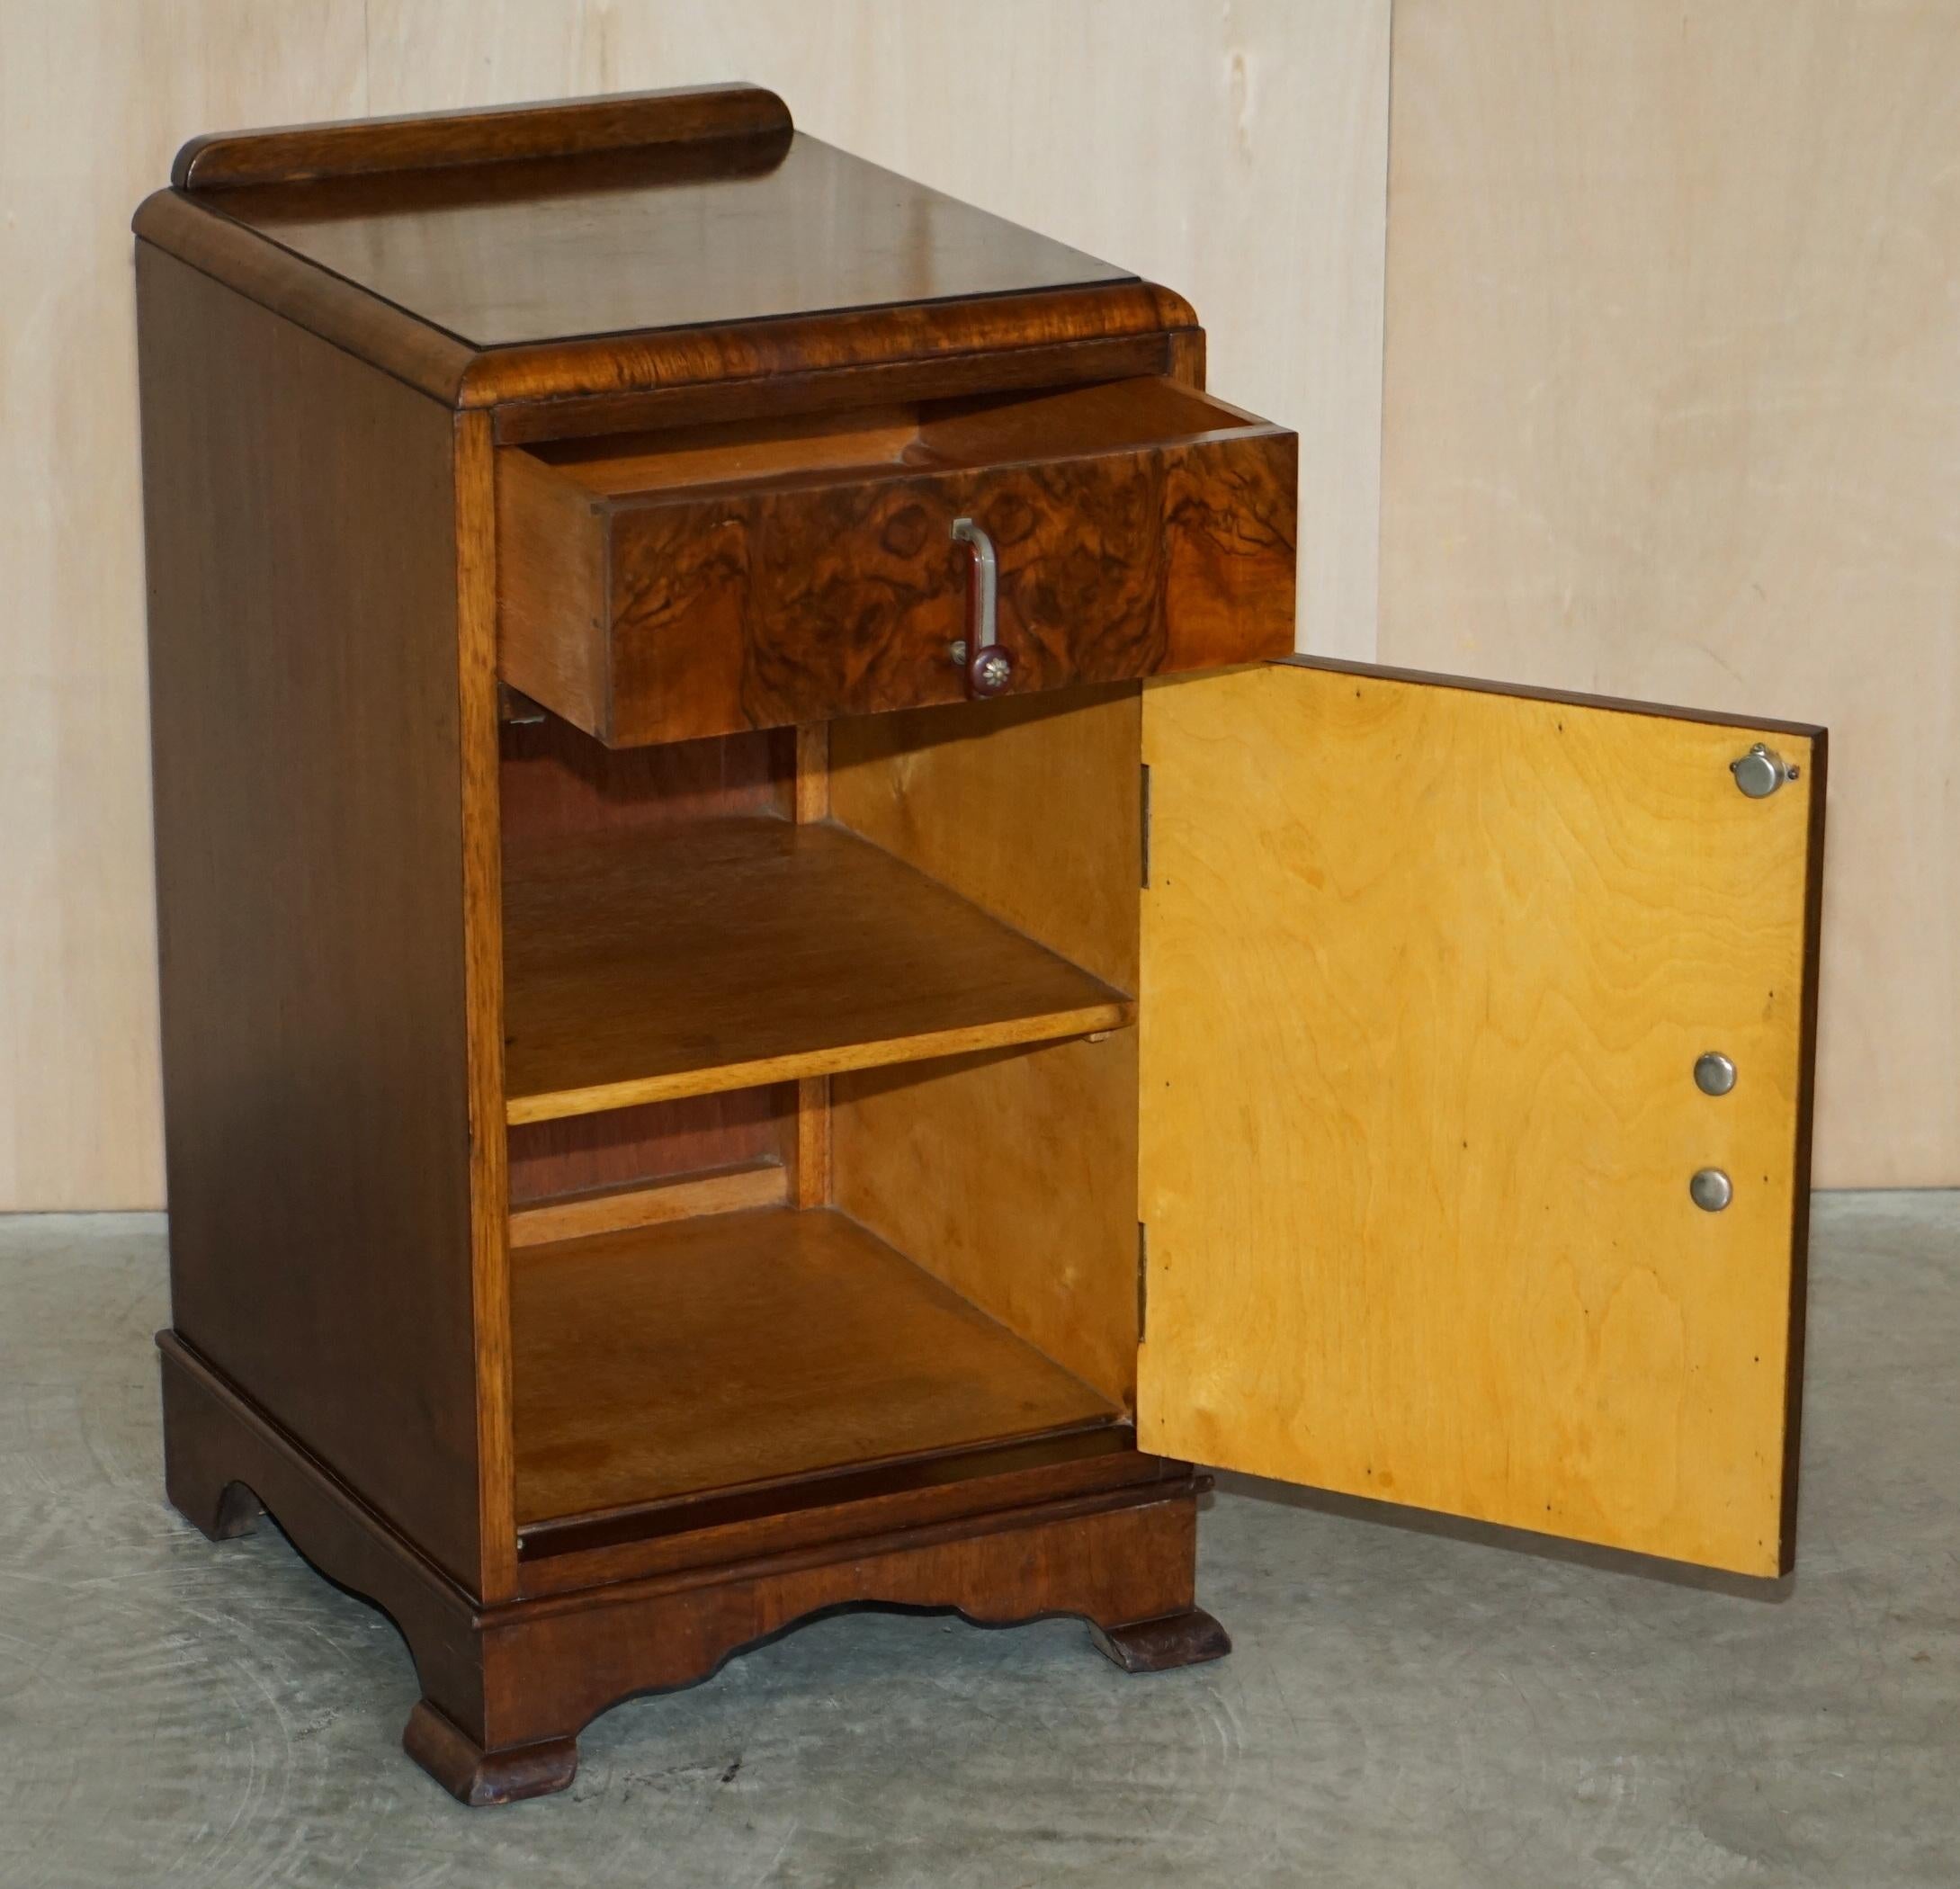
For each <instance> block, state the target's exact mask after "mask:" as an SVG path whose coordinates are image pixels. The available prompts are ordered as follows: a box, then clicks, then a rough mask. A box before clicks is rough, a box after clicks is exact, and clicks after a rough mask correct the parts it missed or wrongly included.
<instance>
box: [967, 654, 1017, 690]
mask: <svg viewBox="0 0 1960 1889" xmlns="http://www.w3.org/2000/svg"><path fill="white" fill-rule="evenodd" d="M966 678H967V685H968V686H969V687H970V688H971V690H972V691H973V693H974V694H976V695H998V694H999V693H1000V692H1001V690H1003V689H1004V688H1006V687H1007V685H1008V684H1009V683H1010V682H1012V681H1013V680H1014V658H1013V657H1011V656H1009V655H1008V654H1007V651H1006V650H1005V649H1002V648H1001V647H1000V645H999V644H998V643H989V644H988V645H987V646H986V647H985V648H984V649H976V650H975V651H974V652H973V659H972V661H971V662H970V663H969V664H968V665H967V667H966Z"/></svg>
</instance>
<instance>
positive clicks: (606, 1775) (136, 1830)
mask: <svg viewBox="0 0 1960 1889" xmlns="http://www.w3.org/2000/svg"><path fill="white" fill-rule="evenodd" d="M165 1303H166V1301H165V1284H164V1264H163V1232H162V1222H160V1221H159V1220H157V1219H155V1218H149V1217H120V1218H90V1219H59V1220H15V1221H11V1222H4V1221H0V1515H4V1518H5V1528H4V1534H0V1885H5V1889H30V1885H35V1889H39V1885H48V1889H90V1885H115V1889H161V1885H166V1884H196V1885H201V1889H219V1885H240V1889H271V1885H274V1884H318V1885H328V1884H331V1885H351V1884H375V1885H388V1889H407V1885H425V1884H453V1885H471V1889H487V1885H498V1884H505V1883H510V1884H523V1885H526V1889H543V1885H554V1884H574V1883H576V1884H578V1885H586V1889H598V1885H610V1884H628V1883H631V1884H635V1885H644V1884H648V1883H652V1882H658V1883H660V1884H662V1885H692V1884H703V1885H710V1884H712V1885H717V1889H721V1885H743V1884H764V1883H774V1884H796V1885H840V1889H883V1885H931V1889H967V1885H974V1889H981V1885H985V1889H997V1885H998V1889H1015V1885H1043V1889H1045V1885H1056V1884H1061V1885H1088V1884H1104V1883H1106V1884H1122V1885H1140V1884H1155V1883H1168V1884H1176V1885H1180V1889H1192V1885H1208V1884H1230V1885H1263V1884H1290V1883H1302V1882H1314V1883H1327V1884H1355V1885H1371V1889H1401V1885H1411V1889H1454V1885H1479V1889H1483V1885H1489V1889H1530V1885H1541V1884H1543V1885H1557V1889H1581V1885H1665V1889H1685V1885H1703V1884H1748V1885H1781V1884H1817V1885H1830V1889H1882V1885H1894V1884H1901V1885H1903V1884H1914V1885H1919V1884H1923V1885H1940V1889H1951V1885H1956V1884H1960V1195H1839V1196H1835V1197H1827V1198H1825V1199H1823V1200H1821V1202H1820V1212H1819V1215H1818V1220H1817V1225H1816V1238H1815V1248H1814V1257H1813V1265H1812V1316H1811V1353H1812V1368H1811V1379H1810V1394H1809V1407H1808V1417H1807V1421H1806V1434H1805V1438H1804V1502H1803V1525H1802V1541H1801V1551H1800V1552H1801V1571H1800V1572H1799V1574H1798V1575H1797V1576H1796V1577H1795V1579H1794V1582H1792V1583H1789V1584H1788V1586H1787V1591H1786V1592H1784V1593H1783V1594H1782V1596H1781V1598H1771V1599H1768V1600H1765V1599H1762V1598H1738V1597H1736V1596H1734V1595H1732V1594H1724V1593H1721V1592H1717V1591H1712V1590H1710V1589H1707V1588H1705V1587H1697V1586H1694V1585H1688V1584H1685V1583H1682V1582H1680V1581H1678V1580H1662V1579H1657V1578H1652V1577H1651V1575H1642V1574H1640V1573H1636V1572H1633V1571H1629V1570H1628V1569H1627V1568H1626V1567H1625V1566H1624V1564H1618V1565H1615V1564H1610V1563H1608V1562H1606V1561H1605V1559H1604V1558H1603V1557H1598V1556H1588V1555H1585V1554H1583V1553H1574V1554H1572V1555H1569V1556H1552V1555H1548V1554H1541V1553H1521V1552H1517V1548H1516V1547H1515V1546H1500V1545H1497V1544H1495V1537H1493V1536H1490V1535H1484V1534H1481V1533H1480V1532H1479V1531H1475V1530H1472V1529H1469V1528H1463V1527H1454V1526H1428V1527H1413V1528H1412V1527H1401V1526H1379V1525H1378V1524H1377V1523H1376V1522H1374V1521H1373V1520H1369V1519H1365V1518H1363V1517H1361V1516H1360V1514H1359V1512H1358V1510H1357V1509H1355V1508H1354V1507H1352V1506H1350V1507H1349V1508H1347V1509H1345V1510H1343V1509H1338V1508H1335V1507H1330V1506H1322V1507H1315V1506H1311V1505H1310V1504H1308V1503H1307V1502H1305V1501H1304V1500H1300V1499H1296V1498H1293V1497H1292V1496H1291V1495H1290V1494H1289V1493H1287V1492H1283V1491H1274V1490H1272V1489H1270V1488H1269V1487H1267V1486H1266V1485H1259V1484H1252V1483H1244V1482H1234V1483H1232V1484H1231V1486H1230V1487H1229V1489H1227V1490H1225V1491H1222V1493H1221V1495H1220V1496H1219V1498H1218V1500H1217V1501H1216V1504H1215V1506H1214V1507H1213V1510H1212V1512H1211V1513H1210V1515H1209V1516H1208V1517H1206V1520H1205V1525H1204V1565H1203V1569H1202V1571H1201V1576H1200V1587H1199V1597H1200V1598H1201V1599H1202V1600H1203V1601H1204V1603H1205V1604H1206V1605H1207V1606H1209V1607H1211V1608H1212V1609H1213V1611H1214V1612H1215V1613H1217V1614H1218V1615H1219V1616H1221V1617H1222V1619H1223V1620H1224V1621H1225V1623H1226V1625H1228V1626H1229V1628H1230V1629H1231V1633H1232V1634H1233V1636H1234V1637H1235V1639H1236V1640H1237V1642H1238V1651H1237V1652H1235V1653H1234V1654H1233V1655H1232V1657H1231V1659H1229V1660H1227V1661H1223V1662H1222V1663H1221V1664H1218V1665H1215V1666H1209V1667H1202V1668H1198V1669H1195V1670H1190V1671H1186V1672H1183V1673H1176V1674H1168V1675H1163V1676H1159V1677H1155V1678H1149V1679H1126V1678H1125V1677H1123V1675H1122V1674H1120V1673H1118V1672H1117V1671H1116V1670H1114V1668H1113V1667H1111V1666H1109V1665H1107V1664H1105V1662H1104V1661H1102V1660H1100V1659H1098V1658H1097V1657H1096V1655H1095V1654H1094V1653H1093V1652H1091V1651H1090V1650H1089V1647H1088V1644H1087V1640H1086V1638H1085V1635H1084V1633H1083V1630H1082V1628H1081V1627H1079V1626H1078V1625H1074V1624H1072V1623H1068V1622H1061V1621H1052V1622H1047V1623H1044V1624H1042V1625H1035V1626H1032V1627H1026V1628H1022V1629H1020V1630H1018V1631H1015V1632H997V1633H988V1632H982V1631H980V1630H979V1629H977V1628H973V1627H970V1626H967V1625H963V1624H962V1623H960V1622H958V1621H955V1620H950V1619H945V1618H941V1617H935V1616H897V1615H884V1614H861V1615H853V1616H837V1617H832V1618H828V1619H825V1620H822V1621H820V1622H818V1623H816V1624H815V1625H811V1626H810V1627H808V1628H805V1629H804V1630H802V1631H801V1632H798V1633H795V1634H790V1635H789V1636H787V1637H786V1638H784V1639H783V1640H780V1641H778V1642H776V1643H774V1644H772V1645H769V1646H767V1647H765V1648H763V1649H761V1650H759V1651H757V1652H754V1653H752V1654H750V1655H749V1656H747V1658H745V1659H742V1660H739V1661H736V1662H735V1663H734V1664H732V1665H731V1666H729V1668H728V1669H727V1670H724V1671H723V1673H722V1674H721V1675H720V1677H719V1678H718V1679H715V1680H714V1681H713V1682H712V1683H711V1684H709V1685H706V1686H703V1687H701V1688H696V1689H695V1690H693V1691H691V1692H686V1693H682V1694H677V1695H673V1696H670V1697H667V1698H664V1699H646V1700H640V1701H638V1702H636V1703H634V1704H631V1705H624V1706H622V1707H620V1708H619V1709H618V1710H616V1711H614V1712H613V1713H610V1714H607V1715H606V1716H605V1717H604V1718H602V1719H600V1720H599V1721H598V1722H597V1723H595V1725H594V1726H593V1727H592V1728H591V1729H590V1730H589V1731H588V1732H587V1733H586V1737H585V1740H584V1768H583V1769H582V1770H581V1772H580V1775H579V1778H578V1782H577V1785H576V1786H575V1787H574V1788H573V1789H572V1791H570V1792H569V1793H568V1794H567V1795H564V1796H561V1797H557V1798H552V1799H548V1800H544V1801H541V1802H539V1803H535V1804H524V1805H520V1806H516V1807H515V1808H512V1809H508V1810H504V1811H493V1812H477V1813H470V1812H466V1811H463V1810H461V1808H459V1807H458V1806H457V1805H455V1804H452V1802H451V1801H450V1800H449V1799H448V1798H447V1797H445V1796H443V1795H442V1794H441V1793H440V1792H439V1791H438V1790H437V1789H436V1788H435V1787H434V1786H433V1785H432V1784H430V1783H429V1782H428V1781H427V1780H426V1779H425V1778H424V1777H422V1775H421V1774H420V1772H418V1771H416V1769H414V1768H412V1767H411V1766H410V1765H409V1764H408V1762H407V1759H404V1758H403V1757H402V1756H401V1755H400V1753H399V1751H398V1749H397V1745H396V1741H397V1739H398V1735H399V1732H400V1730H401V1724H402V1721H403V1719H404V1717H405V1716H406V1715H407V1711H408V1707H409V1705H411V1704H412V1703H413V1702H414V1699H415V1696H416V1687H415V1683H414V1680H413V1679H412V1678H411V1676H410V1671H409V1666H408V1661H407V1655H406V1653H405V1652H404V1650H403V1648H402V1645H401V1643H400V1641H399V1640H398V1637H397V1636H396V1634H395V1632H394V1630H393V1629H392V1627H390V1626H389V1625H388V1623H387V1622H386V1621H385V1620H383V1619H382V1618H381V1617H380V1616H379V1615H377V1614H375V1613H373V1612H372V1611H371V1609H369V1608H368V1607H364V1606H363V1605H362V1604H361V1603H360V1602H358V1601H355V1600H354V1599H351V1598H348V1597H346V1596H345V1595H344V1594H341V1593H339V1592H338V1591H336V1589H332V1588H330V1587H328V1586H327V1584H326V1583H325V1582H323V1581H322V1580H319V1579H318V1577H317V1576H315V1575H314V1574H313V1573H312V1572H311V1571H309V1570H308V1569H307V1567H306V1566H305V1565H304V1564H303V1563H302V1562H300V1560H299V1559H298V1558H297V1557H296V1556H295V1555H294V1554H293V1553H292V1551H291V1549H290V1548H289V1547H288V1546H287V1545H286V1544H285V1542H284V1541H283V1539H282V1537H281V1536H280V1535H278V1534H277V1533H276V1532H275V1531H273V1530H270V1529H266V1530H262V1531H261V1533H260V1534H259V1535H257V1536H255V1537H253V1538H251V1539H248V1540H245V1541H240V1542H236V1543H231V1544H226V1545H225V1546H223V1547H218V1548H214V1547H212V1546H211V1545H210V1544H207V1543H206V1542H204V1541H203V1540H202V1539H201V1537H200V1536H198V1535H194V1534H193V1533H192V1531H191V1530H190V1528H189V1527H187V1526H185V1525H184V1524H183V1523H181V1522H179V1521H178V1520H177V1519H176V1518H175V1517H174V1516H172V1515H171V1514H169V1513H168V1512H167V1511H166V1509H165V1508H164V1506H163V1500H162V1491H161V1487H160V1470H159V1455H158V1438H157V1390H156V1365H155V1359H154V1356H153V1354H152V1351H151V1347H150V1333H151V1331H152V1330H153V1329H154V1328H155V1327H157V1325H159V1324H161V1323H162V1322H163V1321H164V1318H165Z"/></svg>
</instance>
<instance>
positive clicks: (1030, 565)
mask: <svg viewBox="0 0 1960 1889" xmlns="http://www.w3.org/2000/svg"><path fill="white" fill-rule="evenodd" d="M832 424H834V425H836V426H837V432H836V434H835V435H834V436H833V435H831V434H829V433H828V432H827V431H825V430H823V426H822V425H821V423H819V425H818V426H816V427H814V428H813V427H812V426H811V425H810V424H809V423H805V424H804V425H801V426H797V427H794V428H792V430H791V432H790V434H789V435H788V437H787V438H783V437H781V436H777V435H774V434H772V433H771V432H770V430H769V429H767V428H754V429H751V428H747V427H745V428H738V429H731V430H729V432H726V433H720V434H716V433H710V434H707V435H705V436H702V435H684V436H682V437H681V438H679V439H678V440H676V439H673V438H670V437H668V436H663V435H660V434H651V435H647V436H646V437H645V438H644V439H642V440H639V441H635V442H631V443H616V442H612V441H593V442H581V443H577V444H574V445H571V446H565V447H553V448H544V449H541V452H542V453H543V454H544V455H545V457H546V459H547V460H548V461H549V464H550V470H552V471H553V472H555V473H557V474H558V475H559V476H560V478H561V479H562V481H563V482H562V484H561V485H559V486H558V487H557V488H555V489H554V488H552V486H551V485H550V481H549V480H547V479H541V477H540V470H541V469H540V462H539V461H538V459H536V458H534V457H533V455H531V454H528V453H524V452H508V451H507V450H506V457H505V460H504V461H503V463H504V465H505V467H506V477H505V479H504V480H503V482H502V484H501V486H500V489H499V507H500V514H501V517H502V519H503V521H504V533H505V536H506V541H507V542H508V543H509V544H510V545H511V546H512V548H513V550H512V556H511V557H510V558H509V559H508V560H506V565H505V567H504V569H503V572H502V574H501V604H502V639H503V652H504V653H503V661H504V673H505V676H506V679H507V680H508V681H509V682H510V683H511V684H512V685H514V686H515V687H517V688H520V689H522V690H524V693H525V694H529V695H532V696H533V697H534V698H535V699H537V700H538V701H540V702H542V703H545V704H546V706H548V707H550V708H552V709H554V710H555V711H556V712H559V714H561V715H563V716H564V717H565V718H566V719H567V720H568V721H573V722H575V723H577V725H578V726H580V727H582V728H584V729H586V730H587V731H588V732H590V733H592V734H595V735H597V736H598V737H599V738H600V739H603V740H605V741H607V742H609V743H613V744H616V745H619V746H624V747H631V746H634V745H637V744H639V743H641V742H648V741H661V740H671V739H685V738H687V737H691V736H701V735H712V734H719V733H722V732H725V731H729V730H737V729H741V728H746V727H756V728H762V727H770V726H775V725H781V724H784V723H790V722H797V721H825V720H829V719H831V718H833V717H836V716H840V715H854V714H866V713H873V712H880V711H884V710H890V709H894V708H902V707H911V706H917V705H922V704H928V703H949V702H957V701H960V700H962V699H964V697H965V695H966V693H967V687H966V677H965V674H964V671H963V670H962V668H961V667H958V666H957V665H955V664H954V663H953V661H952V660H951V659H950V658H949V656H948V651H949V649H950V648H951V646H952V644H953V642H954V641H955V640H957V639H960V638H962V637H964V636H965V635H966V634H967V611H968V599H967V590H968V584H969V576H968V568H967V566H968V562H969V560H968V559H967V558H966V557H965V555H964V554H963V552H962V550H961V547H960V546H958V545H957V544H956V543H955V542H953V538H952V526H953V521H954V519H956V518H961V517H971V518H972V519H974V520H975V521H976V522H977V523H978V524H980V526H981V527H982V528H983V529H985V530H986V531H987V532H988V533H989V534H990V535H991V537H992V539H993V541H994V542H995V545H996V548H997V550H998V555H999V559H1000V579H999V639H1000V641H1001V643H1002V645H1003V646H1004V647H1005V648H1006V649H1007V650H1008V652H1009V653H1010V655H1011V656H1012V658H1013V659H1014V664H1015V671H1014V677H1013V680H1012V682H1011V684H1010V685H1009V688H1010V690H1011V692H1013V693H1016V694H1033V693H1039V692H1040V691H1043V690H1045V689H1053V688H1060V687H1066V686H1073V685H1081V684H1085V683H1103V682H1114V681H1117V680H1120V679H1123V678H1125V677H1132V676H1149V675H1156V674H1159V673H1164V672H1168V671H1173V670H1178V669H1187V668H1204V667H1216V666H1219V665H1222V664H1228V663H1233V662H1244V661H1250V660H1254V659H1256V658H1259V657H1262V656H1277V655H1281V654H1284V653H1285V652H1286V651H1287V650H1289V649H1291V648H1292V646H1293V627H1292V626H1293V564H1294V554H1293V539H1294V534H1295V531H1296V515H1295V500H1294V488H1295V478H1296V464H1297V457H1298V452H1297V442H1296V441H1295V440H1294V439H1293V436H1292V435H1291V434H1288V433H1286V432H1285V431H1284V429H1281V428H1275V427H1271V426H1268V425H1265V424H1264V423H1263V422H1259V421H1257V420H1254V419H1252V418H1251V417H1250V416H1245V415H1241V414H1240V413H1239V412H1238V410H1237V409H1235V408H1231V407H1225V406H1224V405H1223V404H1222V403H1221V402H1216V401H1211V400H1207V399H1205V398H1203V397H1202V396H1200V395H1197V394H1195V393H1194V392H1192V391H1189V390H1187V389H1183V388H1179V387H1177V386H1175V385H1174V384H1172V383H1170V382H1168V381H1165V380H1136V381H1123V382H1117V383H1114V384H1112V385H1107V386H1100V387H1093V388H1084V389H1071V390H1069V391H1066V392H1062V393H1050V394H1043V395H1034V396H1023V397H997V398H992V399H989V400H985V401H981V402H951V403H947V404H946V405H945V406H944V407H942V406H937V405H930V404H929V405H927V406H926V407H923V408H921V409H919V410H918V412H917V417H916V421H911V422H908V420H907V418H906V416H903V415H899V416H892V415H889V414H884V413H879V414H875V415H867V416H860V417H859V419H858V420H857V421H856V423H855V424H853V423H851V422H844V421H839V422H836V423H832ZM758 433H759V434H760V435H761V436H760V437H758V436H757V434H758ZM684 479H685V482H682V481H683V480H684ZM595 697H596V698H598V699H596V700H595Z"/></svg>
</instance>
